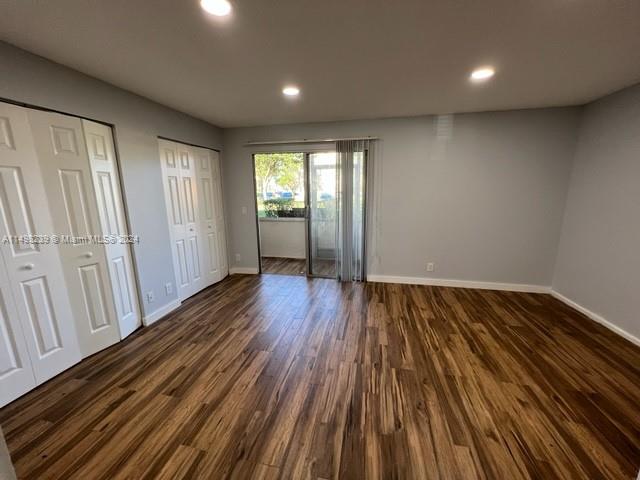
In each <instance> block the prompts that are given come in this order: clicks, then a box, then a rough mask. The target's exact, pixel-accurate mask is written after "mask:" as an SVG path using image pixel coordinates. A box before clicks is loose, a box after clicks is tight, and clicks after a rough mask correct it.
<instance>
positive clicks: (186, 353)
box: [0, 275, 640, 480]
mask: <svg viewBox="0 0 640 480" xmlns="http://www.w3.org/2000/svg"><path fill="white" fill-rule="evenodd" d="M638 405H640V349H639V348H637V347H635V346H633V345H632V344H631V343H629V342H627V341H625V340H623V339H622V338H620V337H618V336H616V335H615V334H613V333H612V332H610V331H608V330H606V329H605V328H604V327H602V326H600V325H598V324H596V323H594V322H591V321H589V320H587V319H586V318H585V317H583V316H582V315H580V314H579V313H577V312H575V311H573V310H571V309H569V308H568V307H566V306H565V305H563V304H561V303H560V302H558V301H557V300H555V299H553V298H552V297H550V296H548V295H533V294H523V293H503V292H494V291H480V290H465V289H452V288H440V287H425V286H409V285H389V284H387V285H385V284H372V283H369V284H340V283H338V282H336V281H333V280H324V279H315V280H308V279H306V278H304V277H290V276H278V275H263V276H239V275H236V276H232V277H230V278H228V279H226V280H224V281H223V282H221V283H219V284H218V285H216V286H214V287H212V288H209V289H207V290H205V291H203V292H201V293H200V294H198V295H196V296H195V297H193V298H192V299H190V300H188V301H187V302H186V303H185V304H184V305H183V307H182V308H181V309H179V310H178V311H176V312H174V313H173V314H171V315H170V316H169V317H168V318H166V319H165V320H162V321H160V322H159V323H157V324H156V325H154V326H152V327H150V328H146V329H143V330H142V331H140V332H138V333H136V334H134V336H133V337H132V338H130V339H128V340H126V341H124V342H122V343H120V344H118V345H116V346H114V347H112V348H110V349H108V350H106V351H103V352H101V353H99V354H97V355H94V356H93V357H91V358H89V359H86V360H84V361H83V362H82V363H80V364H79V365H77V366H76V367H74V368H72V369H70V370H69V371H67V372H65V373H63V374H61V375H60V376H58V377H56V378H55V379H53V380H51V381H50V382H48V383H46V384H45V385H42V386H41V387H39V388H38V389H37V390H35V391H33V392H31V393H29V394H27V395H26V396H24V397H23V398H21V399H19V400H17V401H15V402H14V403H12V404H10V405H9V406H7V407H5V408H4V409H2V410H0V424H1V425H2V427H3V429H4V432H5V436H6V438H7V441H8V444H9V448H10V450H11V453H12V455H13V459H14V462H15V466H16V470H17V473H18V475H19V476H20V477H21V478H34V479H35V478H38V479H43V478H65V479H67V478H79V479H92V480H94V479H119V478H135V479H146V478H171V479H173V478H203V479H220V478H239V479H250V478H251V479H253V478H256V479H257V478H291V479H301V478H312V479H330V478H342V479H360V478H368V479H414V478H415V479H458V478H459V479H465V480H466V479H473V478H481V479H506V480H513V479H521V478H525V479H553V478H563V479H579V478H584V479H602V478H604V479H624V478H629V479H630V478H635V475H636V473H637V469H638V466H639V465H640V415H639V410H638Z"/></svg>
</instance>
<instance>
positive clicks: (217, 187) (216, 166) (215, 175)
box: [211, 151, 229, 278]
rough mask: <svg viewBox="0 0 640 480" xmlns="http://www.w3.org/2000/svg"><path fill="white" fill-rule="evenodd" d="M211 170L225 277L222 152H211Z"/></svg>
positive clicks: (221, 266)
mask: <svg viewBox="0 0 640 480" xmlns="http://www.w3.org/2000/svg"><path fill="white" fill-rule="evenodd" d="M211 171H212V180H213V183H212V185H213V187H214V205H215V216H216V227H217V232H218V245H219V250H218V258H219V262H220V276H221V278H224V277H226V276H227V274H228V273H229V266H228V261H227V239H226V234H225V232H226V226H225V221H224V205H223V200H222V199H223V195H222V173H221V171H220V154H219V153H218V152H215V151H212V152H211Z"/></svg>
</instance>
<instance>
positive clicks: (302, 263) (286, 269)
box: [261, 257, 336, 277]
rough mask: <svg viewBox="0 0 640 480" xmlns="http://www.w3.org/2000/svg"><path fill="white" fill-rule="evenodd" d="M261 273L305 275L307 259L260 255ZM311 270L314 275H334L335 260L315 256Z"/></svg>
mask: <svg viewBox="0 0 640 480" xmlns="http://www.w3.org/2000/svg"><path fill="white" fill-rule="evenodd" d="M261 258H262V273H275V274H278V275H306V274H307V260H306V259H304V258H282V257H261ZM312 267H313V268H312V272H313V274H314V276H320V277H335V276H336V262H335V260H325V259H321V258H315V259H314V260H313V266H312Z"/></svg>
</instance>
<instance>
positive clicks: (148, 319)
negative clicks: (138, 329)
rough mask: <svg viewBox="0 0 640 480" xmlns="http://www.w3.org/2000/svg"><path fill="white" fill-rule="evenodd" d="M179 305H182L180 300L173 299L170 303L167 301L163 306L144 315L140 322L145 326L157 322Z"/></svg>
mask: <svg viewBox="0 0 640 480" xmlns="http://www.w3.org/2000/svg"><path fill="white" fill-rule="evenodd" d="M180 305H182V302H181V301H180V300H174V301H173V302H171V303H167V304H166V305H165V306H163V307H160V308H159V309H157V310H156V311H154V312H151V313H150V314H149V315H145V316H144V318H143V319H142V323H143V324H144V325H145V326H146V327H148V326H149V325H151V324H152V323H155V322H157V321H158V320H160V319H161V318H162V317H164V316H166V315H168V314H169V313H171V312H173V311H174V310H175V309H176V308H178V307H179V306H180Z"/></svg>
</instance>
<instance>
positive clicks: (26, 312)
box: [0, 103, 80, 383]
mask: <svg viewBox="0 0 640 480" xmlns="http://www.w3.org/2000/svg"><path fill="white" fill-rule="evenodd" d="M0 209H1V214H2V215H1V217H2V218H1V222H2V230H3V235H4V234H7V235H14V236H17V235H35V234H51V233H53V232H54V229H53V224H52V221H51V218H50V216H49V208H48V200H47V197H46V194H45V189H44V185H43V182H42V174H41V172H40V169H39V165H38V159H37V156H36V152H35V150H34V148H33V141H32V138H31V131H30V128H29V121H28V117H27V110H26V109H24V108H20V107H16V106H13V105H7V104H4V103H0ZM0 248H1V251H2V255H3V257H4V262H5V265H6V268H7V277H8V278H9V283H10V284H11V290H12V293H13V297H14V300H15V304H16V310H17V313H18V315H17V317H18V319H19V321H20V324H21V326H22V330H23V333H24V340H25V343H26V345H27V349H28V351H29V356H30V359H31V363H32V366H33V372H34V375H35V378H36V382H37V383H41V382H43V381H45V380H47V379H49V378H51V377H53V376H54V375H56V374H58V373H60V372H61V371H63V370H65V369H66V368H68V367H70V366H71V365H73V364H74V363H76V362H78V361H79V360H80V352H79V349H78V341H77V338H76V334H75V326H74V321H73V314H72V311H71V306H70V304H69V299H68V297H67V290H68V287H67V285H66V283H65V278H64V275H63V273H62V265H61V261H60V256H59V248H58V247H57V246H54V245H47V244H24V243H23V244H6V243H5V242H2V245H1V246H0ZM3 292H6V289H3ZM3 313H4V312H3ZM6 315H9V311H7V312H6ZM12 334H13V335H16V337H17V335H18V333H17V332H16V331H15V329H14V331H13V332H12ZM16 337H14V341H16V343H18V340H15V338H16ZM16 351H18V352H19V347H18V346H16ZM22 364H23V365H24V364H25V362H24V361H23V362H22Z"/></svg>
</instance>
